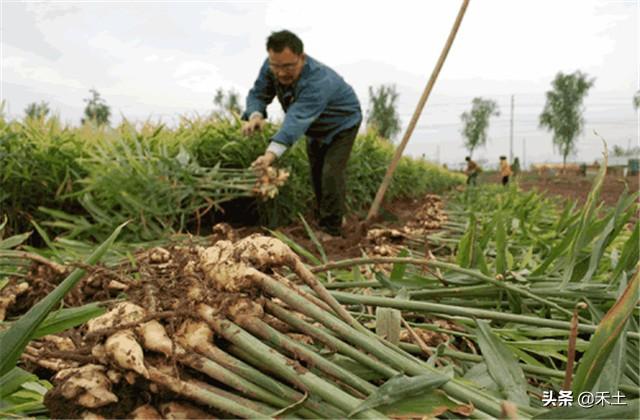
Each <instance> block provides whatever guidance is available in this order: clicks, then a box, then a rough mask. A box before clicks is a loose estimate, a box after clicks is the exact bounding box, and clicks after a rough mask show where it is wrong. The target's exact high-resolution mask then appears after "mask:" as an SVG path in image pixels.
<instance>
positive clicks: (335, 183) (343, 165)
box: [307, 123, 360, 235]
mask: <svg viewBox="0 0 640 420" xmlns="http://www.w3.org/2000/svg"><path fill="white" fill-rule="evenodd" d="M359 127H360V124H359V123H358V124H357V125H355V126H354V127H352V128H348V129H346V130H344V131H341V132H339V133H338V134H336V135H335V137H334V138H333V141H331V143H329V144H324V143H322V142H321V141H318V140H314V141H312V140H310V139H307V155H308V156H309V166H310V167H311V184H312V185H313V191H314V192H315V195H316V203H317V206H318V207H317V210H318V211H317V216H318V224H319V225H320V228H321V229H322V230H324V231H326V232H328V233H330V234H332V235H340V234H341V233H342V216H343V215H344V212H345V195H346V169H347V162H348V160H349V156H350V155H351V149H352V148H353V142H354V141H355V139H356V135H357V134H358V128H359Z"/></svg>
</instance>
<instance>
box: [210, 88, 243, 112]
mask: <svg viewBox="0 0 640 420" xmlns="http://www.w3.org/2000/svg"><path fill="white" fill-rule="evenodd" d="M213 103H214V104H215V106H216V109H215V110H214V111H213V113H214V115H215V116H217V117H219V118H226V119H233V118H234V116H238V115H240V114H242V106H241V105H240V94H238V92H236V91H234V90H233V89H231V90H229V91H227V92H225V91H224V89H222V88H219V89H218V90H217V91H216V95H215V96H214V97H213Z"/></svg>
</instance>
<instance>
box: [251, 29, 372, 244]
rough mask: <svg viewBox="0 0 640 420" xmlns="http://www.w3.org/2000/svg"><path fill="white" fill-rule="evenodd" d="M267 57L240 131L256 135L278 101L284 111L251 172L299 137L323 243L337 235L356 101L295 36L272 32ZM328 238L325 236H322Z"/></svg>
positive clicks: (346, 86) (356, 115) (356, 124)
mask: <svg viewBox="0 0 640 420" xmlns="http://www.w3.org/2000/svg"><path fill="white" fill-rule="evenodd" d="M267 55H268V57H267V58H266V59H265V60H264V62H263V64H262V66H261V68H260V72H259V74H258V78H257V79H256V81H255V83H254V85H253V87H252V88H251V90H250V91H249V94H248V95H247V106H246V110H245V112H244V114H243V115H242V119H243V120H244V121H246V122H245V123H244V124H243V127H242V131H243V133H244V134H245V135H250V134H252V133H254V132H255V131H258V130H261V129H262V127H263V125H264V121H265V118H266V117H267V105H268V104H270V103H271V102H272V101H273V98H274V97H278V101H279V102H280V105H282V109H283V110H284V112H285V118H284V121H283V123H282V126H281V127H280V130H278V132H277V133H276V134H274V135H273V137H271V139H270V142H269V146H268V147H267V150H266V151H265V153H264V154H263V155H262V156H260V157H258V158H257V159H256V160H255V161H254V162H253V163H252V164H251V166H252V167H254V168H255V167H268V166H270V165H271V164H272V163H273V162H274V161H275V160H276V159H277V158H278V157H279V156H281V155H282V154H283V153H284V152H285V151H286V150H287V149H288V148H289V147H291V146H293V144H294V143H295V142H296V141H298V139H300V138H301V137H302V136H303V135H304V136H306V139H307V155H308V157H309V164H310V166H311V183H312V185H313V190H314V193H315V196H316V204H317V216H318V224H319V226H320V229H321V230H322V232H320V233H322V234H323V235H318V236H322V238H321V239H324V240H327V239H331V238H332V237H337V236H339V235H341V234H342V218H343V215H344V212H345V196H346V168H347V161H348V160H349V156H350V154H351V149H352V147H353V143H354V141H355V138H356V135H357V134H358V128H359V127H360V123H361V122H362V111H361V109H360V102H359V101H358V98H357V96H356V94H355V92H354V90H353V88H352V87H351V86H350V85H349V84H348V83H347V82H345V81H344V79H343V78H342V77H341V76H340V75H339V74H338V73H336V72H335V71H334V70H332V69H331V68H329V67H327V66H326V65H324V64H322V63H321V62H319V61H317V60H316V59H314V58H313V57H311V56H309V55H307V54H305V52H304V46H303V44H302V41H301V40H300V38H298V36H296V35H295V34H294V33H292V32H290V31H286V30H284V31H279V32H273V33H272V34H271V35H270V36H269V37H268V38H267ZM327 235H328V236H327Z"/></svg>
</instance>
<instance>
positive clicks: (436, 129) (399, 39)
mask: <svg viewBox="0 0 640 420" xmlns="http://www.w3.org/2000/svg"><path fill="white" fill-rule="evenodd" d="M459 5H460V2H459V1H436V0H424V1H419V2H418V1H409V0H395V1H393V2H390V1H388V0H369V1H365V0H349V1H345V0H340V1H338V0H327V1H325V2H310V1H304V2H302V1H292V0H274V1H268V2H266V1H256V2H184V3H178V2H176V3H163V2H153V3H152V2H144V3H140V2H138V3H132V4H123V3H117V4H116V3H106V2H73V3H71V2H69V3H60V2H37V3H36V2H29V3H10V4H8V5H7V6H4V7H5V9H4V10H5V16H4V17H3V21H4V22H3V23H5V27H4V28H3V30H4V32H3V42H2V57H1V58H2V84H3V87H4V86H5V85H6V86H8V87H10V88H7V89H5V91H7V92H11V96H10V97H7V98H6V99H8V100H9V102H11V103H12V104H13V109H23V108H24V106H25V105H26V104H27V103H29V102H33V101H38V100H41V99H46V100H48V101H50V104H51V106H52V108H56V107H57V106H60V107H61V109H62V110H63V112H64V113H65V114H64V115H63V118H71V119H72V120H74V121H76V120H79V117H80V115H81V113H82V108H83V106H84V103H83V102H82V98H83V97H85V96H86V95H87V92H88V89H89V88H91V87H95V88H96V89H98V90H99V92H100V93H101V94H102V95H103V96H104V97H105V98H106V100H107V101H108V103H109V104H110V105H111V106H112V107H113V108H114V111H116V110H122V111H123V112H124V113H125V114H126V116H127V117H133V116H146V115H149V114H155V115H162V116H163V118H169V117H174V116H175V115H177V114H178V113H180V112H191V111H199V112H201V113H204V112H206V111H207V110H208V109H210V107H211V105H212V104H211V99H212V97H213V92H214V91H215V90H216V89H217V88H220V87H222V88H234V89H236V90H237V91H238V92H240V93H241V94H243V95H244V94H245V93H246V91H247V90H248V89H249V88H250V86H251V84H252V83H253V81H254V80H255V77H256V75H257V73H258V69H259V66H260V64H261V62H262V61H263V60H264V58H265V56H266V54H265V51H264V42H265V39H266V37H267V36H268V35H269V33H270V32H271V31H273V30H279V29H283V28H288V29H291V30H293V31H294V32H296V33H298V35H300V36H301V38H302V39H303V41H304V42H305V47H306V50H307V52H308V53H309V54H310V55H312V56H314V57H315V58H317V59H319V60H321V61H323V62H325V63H326V64H328V65H330V66H331V67H333V68H335V69H336V70H338V72H339V73H340V74H341V75H342V76H343V77H344V78H345V79H346V80H347V81H348V82H349V83H351V84H352V85H353V86H354V88H355V89H356V92H357V94H358V95H359V97H360V99H361V101H362V106H363V108H364V109H366V107H367V99H368V92H367V88H368V86H370V85H378V84H381V83H395V84H396V85H397V86H398V89H399V90H400V92H401V96H400V98H399V105H400V114H401V115H402V118H403V123H404V124H406V123H407V122H408V121H409V119H410V117H411V114H412V112H413V108H414V107H415V104H416V102H417V99H418V97H419V95H420V93H421V91H422V89H423V88H424V86H425V84H426V82H427V79H428V77H429V75H430V73H431V70H432V69H433V67H434V65H435V63H436V60H437V59H438V56H439V54H440V51H441V49H442V46H443V45H444V43H445V40H446V38H447V36H448V34H449V30H450V28H451V25H452V23H453V20H454V18H455V16H456V14H457V12H458V8H459ZM9 6H10V7H9ZM639 7H640V6H639V5H638V2H637V1H635V2H620V1H607V0H601V1H593V0H562V1H557V0H535V1H534V0H474V1H472V2H471V3H470V6H469V9H468V11H467V14H466V16H465V18H464V20H463V22H462V26H461V28H460V32H459V33H458V37H457V38H456V40H455V42H454V45H453V48H452V50H451V52H450V54H449V56H448V58H447V62H446V63H445V66H444V68H443V70H442V72H441V74H440V77H439V79H438V81H437V83H436V86H435V89H434V91H433V92H432V95H431V97H430V99H429V102H428V104H427V107H426V109H425V112H424V115H423V116H422V117H421V119H420V121H419V124H418V130H416V132H415V133H414V138H413V139H412V142H411V143H410V147H409V149H410V150H411V153H413V154H421V153H424V152H426V153H427V154H430V153H431V154H432V153H434V152H435V145H436V144H442V145H443V148H442V153H443V156H442V159H443V160H446V159H445V158H446V157H448V158H449V159H451V160H458V159H459V158H460V156H458V154H461V157H464V151H463V150H461V149H460V147H461V146H460V145H461V140H460V135H459V127H458V125H459V114H460V113H461V112H462V111H463V110H465V109H466V108H467V107H468V104H469V103H470V101H471V98H472V97H473V96H485V97H491V98H496V99H497V100H498V101H499V102H500V106H501V108H502V110H503V115H502V116H501V117H500V118H498V119H497V120H496V121H495V122H494V123H492V126H491V132H490V137H491V138H492V143H491V144H490V145H489V146H488V148H487V150H486V153H487V156H493V155H494V154H496V153H497V152H499V151H504V147H505V144H507V143H506V142H507V141H508V126H509V124H508V106H509V105H508V101H509V97H510V94H512V93H515V94H516V115H517V118H518V119H517V120H516V129H517V132H516V138H517V139H521V138H522V137H524V136H526V137H527V138H528V140H527V141H528V146H527V147H528V153H530V154H531V155H532V156H533V155H536V156H538V157H540V156H548V157H553V156H554V155H553V153H552V151H551V146H550V135H549V134H548V133H545V132H542V131H541V130H539V129H537V124H536V123H535V119H536V117H537V113H539V110H540V108H541V106H542V103H543V101H544V91H545V90H547V89H548V88H549V83H550V81H551V80H552V78H553V76H554V75H555V73H557V72H558V71H565V72H572V71H574V70H577V69H580V70H583V71H586V72H587V73H588V74H589V75H590V76H592V77H596V85H595V87H594V89H593V91H592V93H591V94H590V96H589V98H588V100H587V102H586V107H587V114H586V118H587V121H588V124H589V126H588V128H587V130H586V131H588V130H592V127H593V128H598V129H599V131H601V133H602V134H603V135H605V134H607V133H605V131H608V135H606V137H607V138H608V140H611V141H612V142H613V143H616V142H618V143H620V142H623V143H624V144H623V145H626V142H627V141H628V137H629V136H633V137H637V132H638V131H637V130H636V126H637V119H636V118H635V116H634V114H633V111H632V108H631V105H630V103H631V102H630V101H631V96H632V94H633V92H634V91H635V90H636V89H637V88H638V80H639V77H640V75H639V71H638V65H637V63H638V49H639V48H638V26H639V25H638V11H639V10H640V9H639ZM7 23H11V25H7ZM9 41H13V43H11V42H9ZM18 41H20V42H18ZM633 63H635V64H636V65H635V66H634V65H632V64H633ZM525 94H531V95H532V96H525ZM607 95H608V96H607ZM604 97H607V98H609V97H611V98H613V99H612V100H608V99H607V100H608V101H609V102H607V100H605V99H603V98H604ZM605 105H606V106H605ZM277 108H278V107H277V105H274V106H272V107H270V109H269V110H270V111H271V110H272V109H273V111H274V112H273V113H272V115H279V114H278V112H277ZM115 113H117V111H116V112H115ZM173 120H174V121H175V118H174V119H173ZM607 121H609V123H607ZM620 121H622V123H621V122H620ZM607 124H609V125H607ZM603 126H604V128H603ZM585 137H588V136H586V135H585ZM585 144H587V143H585ZM594 144H595V143H594ZM444 145H446V147H445V146H444ZM596 149H597V147H596V146H593V145H591V143H589V146H588V147H587V146H585V147H584V150H586V151H585V153H586V154H585V156H587V155H588V156H590V155H591V154H593V153H596V152H597V150H596ZM445 150H446V153H445ZM582 150H583V149H581V153H582ZM482 153H485V152H482ZM597 153H599V152H597ZM445 154H446V156H445ZM498 154H502V153H498Z"/></svg>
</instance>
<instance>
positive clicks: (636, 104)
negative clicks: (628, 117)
mask: <svg viewBox="0 0 640 420" xmlns="http://www.w3.org/2000/svg"><path fill="white" fill-rule="evenodd" d="M638 108H640V90H639V91H637V92H636V94H635V95H633V109H638Z"/></svg>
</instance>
